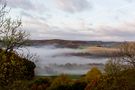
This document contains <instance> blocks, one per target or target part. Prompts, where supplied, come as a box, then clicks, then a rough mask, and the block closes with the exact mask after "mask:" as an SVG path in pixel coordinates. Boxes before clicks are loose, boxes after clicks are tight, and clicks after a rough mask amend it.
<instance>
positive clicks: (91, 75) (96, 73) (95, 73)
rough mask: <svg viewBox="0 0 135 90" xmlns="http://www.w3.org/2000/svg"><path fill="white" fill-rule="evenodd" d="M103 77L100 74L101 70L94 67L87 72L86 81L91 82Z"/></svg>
mask: <svg viewBox="0 0 135 90" xmlns="http://www.w3.org/2000/svg"><path fill="white" fill-rule="evenodd" d="M101 75H102V73H101V72H100V70H99V69H98V68H96V67H93V68H92V69H91V70H90V71H88V72H87V74H86V76H85V79H86V81H87V82H90V81H92V80H96V79H98V78H100V76H101Z"/></svg>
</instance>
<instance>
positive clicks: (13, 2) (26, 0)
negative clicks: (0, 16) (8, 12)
mask: <svg viewBox="0 0 135 90" xmlns="http://www.w3.org/2000/svg"><path fill="white" fill-rule="evenodd" d="M3 2H5V1H4V0H3ZM6 3H7V6H9V7H11V8H21V9H25V10H29V9H34V5H33V4H32V2H31V1H30V0H7V1H6Z"/></svg>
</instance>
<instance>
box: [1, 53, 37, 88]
mask: <svg viewBox="0 0 135 90" xmlns="http://www.w3.org/2000/svg"><path fill="white" fill-rule="evenodd" d="M0 59H1V60H0V66H1V67H0V86H6V85H8V84H10V83H12V82H13V81H16V80H29V79H32V78H33V77H34V68H35V64H34V63H33V62H32V61H29V60H27V59H26V58H21V57H19V56H18V55H17V54H15V53H14V52H10V53H4V51H3V50H1V51H0Z"/></svg>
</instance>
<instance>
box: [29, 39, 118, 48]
mask: <svg viewBox="0 0 135 90" xmlns="http://www.w3.org/2000/svg"><path fill="white" fill-rule="evenodd" d="M120 43H121V42H103V41H74V40H60V39H51V40H29V45H32V46H33V45H34V46H43V45H55V46H56V47H63V48H64V47H67V48H79V47H81V46H99V47H115V46H117V45H119V44H120Z"/></svg>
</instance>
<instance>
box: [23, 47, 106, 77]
mask: <svg viewBox="0 0 135 90" xmlns="http://www.w3.org/2000/svg"><path fill="white" fill-rule="evenodd" d="M22 49H23V53H25V54H27V53H29V52H30V53H33V54H36V55H37V56H38V61H37V62H36V66H37V67H36V69H35V72H36V75H58V74H63V73H64V74H84V73H86V72H87V71H88V70H90V68H91V67H93V66H97V67H99V68H100V69H103V64H104V63H105V62H106V60H107V59H106V58H88V57H82V56H74V55H70V53H81V52H84V51H83V49H72V48H57V47H55V46H53V45H50V46H29V47H25V48H22Z"/></svg>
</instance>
